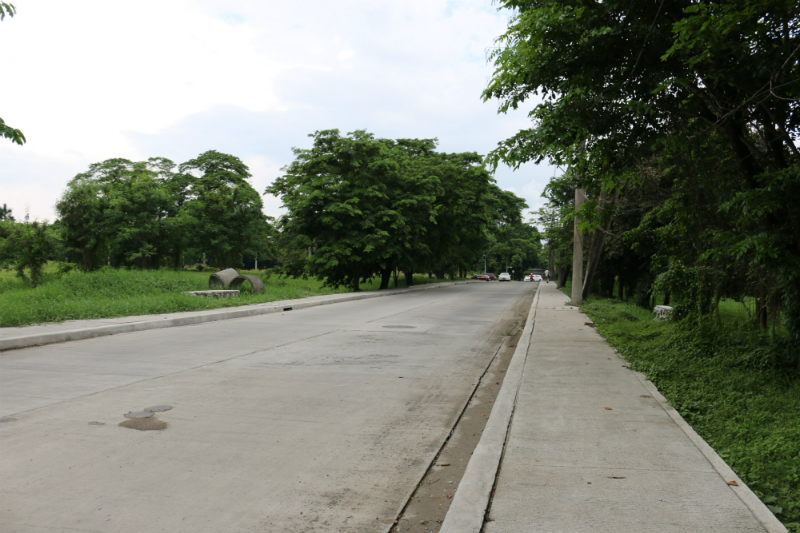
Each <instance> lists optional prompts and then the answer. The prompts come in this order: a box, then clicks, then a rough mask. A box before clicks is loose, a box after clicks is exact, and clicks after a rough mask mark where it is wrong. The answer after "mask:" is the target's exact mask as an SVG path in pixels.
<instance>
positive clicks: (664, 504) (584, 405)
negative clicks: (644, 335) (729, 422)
mask: <svg viewBox="0 0 800 533" xmlns="http://www.w3.org/2000/svg"><path fill="white" fill-rule="evenodd" d="M567 301H568V298H567V297H566V296H564V294H563V293H562V292H560V291H558V290H556V288H555V284H554V283H550V284H545V283H542V284H540V290H539V295H538V298H537V299H535V300H534V307H535V309H532V313H533V312H534V311H535V323H534V324H533V325H532V328H531V330H532V332H531V336H530V342H529V344H528V345H527V349H526V350H525V353H524V354H520V353H517V354H515V356H514V357H515V358H517V357H518V356H520V359H521V360H523V361H524V370H522V371H521V379H520V380H519V381H518V383H519V388H518V389H517V390H516V394H515V397H516V401H515V405H514V408H513V418H511V417H510V416H509V418H511V421H510V425H508V424H505V426H503V424H502V423H501V424H496V426H497V427H501V426H502V429H501V430H496V432H498V433H499V432H501V431H502V432H504V431H506V430H507V434H506V443H505V447H504V450H503V455H502V460H501V461H500V464H499V473H498V474H497V478H496V481H495V483H494V485H495V487H496V488H495V490H494V494H493V498H492V501H491V504H490V507H489V509H488V511H489V512H488V513H487V515H486V516H485V522H483V520H481V522H483V523H475V522H476V520H475V518H474V516H475V515H474V514H473V515H472V516H473V518H471V522H472V523H470V524H467V523H466V522H465V521H463V520H459V517H458V516H450V514H452V513H453V512H454V511H456V510H457V509H458V508H459V505H458V503H459V502H458V501H457V498H458V497H459V494H456V499H454V501H453V505H452V507H451V511H450V514H448V516H447V518H446V520H445V523H444V527H443V528H442V531H450V530H452V531H456V530H457V531H459V532H467V531H476V532H477V531H480V530H481V527H484V529H483V531H485V532H486V533H509V532H520V533H522V532H524V533H534V532H547V533H554V532H569V533H577V532H587V533H588V532H614V533H623V532H636V533H641V532H649V531H653V532H659V533H669V532H676V533H677V532H680V533H685V532H705V531H725V532H762V533H763V532H764V531H767V532H770V533H773V532H775V533H778V532H783V531H786V528H785V527H784V526H783V525H782V524H781V523H780V522H779V521H778V520H777V519H776V518H775V517H774V515H772V513H771V512H770V511H769V510H768V509H767V508H766V506H764V504H763V503H761V501H759V500H758V498H757V497H756V496H755V495H754V494H753V493H752V492H751V491H750V490H749V488H747V486H746V485H745V484H744V483H743V482H742V480H741V479H739V478H738V477H737V476H736V475H735V474H734V473H733V472H732V471H731V470H730V468H729V467H728V466H727V465H726V464H725V463H724V461H722V459H720V458H719V456H718V455H717V454H716V453H715V452H714V451H713V450H712V449H711V448H710V447H709V446H708V445H707V444H706V443H705V442H704V441H703V440H702V439H701V438H700V437H699V436H698V435H697V434H696V433H695V432H694V430H693V429H692V428H691V427H690V426H689V425H688V424H686V422H685V421H684V420H683V419H682V418H681V417H680V415H679V414H678V413H677V412H676V411H675V410H674V409H672V408H671V407H669V406H668V405H666V402H665V401H664V398H663V397H662V396H661V395H660V394H659V393H658V391H657V390H656V388H655V387H654V386H653V384H652V383H650V382H649V381H647V380H646V379H645V377H644V376H643V375H642V374H639V373H636V372H632V371H630V370H628V369H627V367H626V364H625V361H624V360H622V359H620V358H619V357H618V356H617V355H616V352H615V351H614V349H613V348H612V347H611V346H610V345H609V344H608V343H607V342H606V341H605V340H604V339H603V338H602V337H601V336H600V335H599V334H598V333H597V332H596V331H595V330H594V328H592V327H591V326H589V325H586V324H585V323H586V322H589V319H588V318H587V317H586V316H585V315H583V314H582V313H580V312H579V311H578V310H577V308H575V307H570V306H569V304H568V303H567ZM526 329H527V328H526ZM520 345H522V342H520ZM513 364H514V363H513V362H512V365H513ZM509 377H510V376H509ZM507 380H508V378H507ZM507 382H508V383H509V386H510V387H511V386H513V385H514V384H512V383H511V382H510V381H507ZM504 385H505V384H504ZM504 388H505V387H504ZM501 394H502V391H501ZM492 416H495V411H493V412H492ZM490 424H491V419H490ZM488 430H489V426H488V425H487V431H488ZM498 436H502V435H494V437H495V440H496V439H497V437H498ZM491 438H492V436H491V435H486V434H484V436H483V437H482V439H481V441H483V440H484V439H487V440H489V439H491ZM479 447H480V445H479ZM476 456H477V451H476ZM499 460H500V459H499V457H498V459H497V460H496V461H495V464H494V465H488V466H487V465H484V468H483V470H484V475H483V477H484V478H485V477H486V475H485V472H486V471H488V470H490V469H491V468H495V469H497V461H499ZM475 461H476V459H473V462H475ZM478 461H483V462H484V463H485V462H486V461H487V459H486V458H480V459H478ZM480 466H481V465H475V468H473V465H472V464H470V467H468V470H467V475H465V478H464V479H463V480H462V482H461V485H460V487H459V492H461V491H463V492H464V493H465V496H466V493H468V492H470V491H472V492H474V490H473V488H474V486H475V485H476V483H475V480H476V479H477V476H473V478H472V479H470V470H472V471H474V472H478V471H479V470H481V468H480ZM495 471H497V470H495ZM731 481H735V482H737V485H736V486H731V485H729V484H728V482H731ZM484 486H485V483H484ZM473 500H475V498H474V497H473ZM460 508H461V509H462V510H464V511H466V509H467V506H463V507H460ZM462 514H464V515H466V514H468V513H467V512H463V513H462ZM448 527H449V529H448Z"/></svg>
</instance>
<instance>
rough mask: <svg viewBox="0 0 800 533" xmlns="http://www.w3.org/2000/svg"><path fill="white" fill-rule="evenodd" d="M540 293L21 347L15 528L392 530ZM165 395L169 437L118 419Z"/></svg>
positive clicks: (442, 296) (407, 298) (312, 312)
mask: <svg viewBox="0 0 800 533" xmlns="http://www.w3.org/2000/svg"><path fill="white" fill-rule="evenodd" d="M534 288H535V284H528V283H506V284H502V283H486V284H469V285H459V286H453V287H447V288H443V289H438V290H431V291H424V292H417V293H412V294H407V295H400V296H392V297H387V298H376V299H371V300H362V301H356V302H350V303H342V304H336V305H330V306H321V307H315V308H312V309H306V310H302V311H290V312H286V313H283V314H273V315H264V316H259V317H253V318H244V319H236V320H227V321H222V322H215V323H209V324H202V325H197V326H185V327H180V328H171V329H162V330H152V331H145V332H139V333H131V334H126V335H117V336H113V337H103V338H97V339H88V340H83V341H75V342H70V343H64V344H57V345H50V346H43V347H37V348H27V349H22V350H15V351H10V352H4V353H3V354H0V413H2V415H4V418H3V419H2V423H0V450H1V454H0V476H2V478H1V479H2V485H1V487H0V531H3V532H42V531H72V532H74V531H80V532H89V531H92V532H101V531H102V532H148V531H168V532H183V531H187V532H188V531H191V532H204V531H208V532H227V531H231V532H233V531H235V532H250V531H253V532H255V531H263V532H273V531H274V532H279V531H280V532H311V531H343V532H344V531H346V532H351V531H359V532H361V531H384V530H385V529H386V528H387V527H388V526H387V524H386V523H385V521H387V520H391V519H394V518H396V516H397V513H398V511H399V509H400V508H401V507H402V505H403V504H404V503H405V500H406V498H407V497H408V495H409V494H410V492H411V491H412V490H413V488H414V486H415V485H416V483H417V482H418V481H419V480H420V479H421V477H422V475H423V474H424V472H425V470H426V468H427V466H428V465H429V464H430V461H431V460H432V458H433V457H434V455H435V453H436V452H437V450H438V449H439V448H440V446H441V445H442V443H443V442H444V440H445V438H446V437H447V434H448V433H449V431H450V429H451V427H452V426H453V424H454V422H455V421H456V419H457V417H458V415H459V413H460V412H461V410H462V408H463V407H464V405H465V402H466V401H467V399H468V397H469V395H470V393H471V391H472V389H473V387H474V384H475V383H477V379H478V378H479V377H480V375H481V373H482V372H483V371H484V369H485V368H486V366H487V365H488V363H489V362H490V360H491V358H492V356H493V354H494V353H495V351H496V350H497V349H498V348H499V346H500V345H501V343H502V342H503V339H504V337H503V333H504V332H507V331H508V330H509V329H511V327H513V324H514V323H515V322H516V321H519V320H520V318H522V316H520V315H521V314H522V315H524V313H526V312H527V306H526V305H524V304H525V301H526V300H527V301H530V300H529V298H530V295H531V293H532V291H533V290H534ZM158 404H166V405H170V406H172V407H173V409H172V410H170V411H166V412H163V413H158V415H157V417H158V419H159V420H160V421H163V422H166V423H167V424H168V426H167V428H166V429H164V430H161V431H138V430H135V429H129V428H125V427H120V426H119V425H118V424H119V423H120V422H122V421H125V420H126V419H125V418H124V417H123V414H124V413H127V412H129V411H139V410H141V409H144V408H146V407H148V406H152V405H158ZM90 423H91V424H90Z"/></svg>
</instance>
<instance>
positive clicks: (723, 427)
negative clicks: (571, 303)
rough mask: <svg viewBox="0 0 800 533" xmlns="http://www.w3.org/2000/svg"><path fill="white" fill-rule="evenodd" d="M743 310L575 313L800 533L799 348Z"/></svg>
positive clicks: (592, 307) (611, 305)
mask: <svg viewBox="0 0 800 533" xmlns="http://www.w3.org/2000/svg"><path fill="white" fill-rule="evenodd" d="M565 293H566V294H570V291H569V287H565ZM746 304H747V302H745V303H744V304H742V303H739V302H725V304H724V307H721V309H720V314H719V317H717V318H716V319H715V320H712V321H709V322H708V323H698V322H693V323H688V322H684V323H675V322H670V321H659V322H656V321H654V320H653V313H652V311H650V310H648V309H643V308H641V307H638V306H636V305H633V304H630V303H624V302H621V301H619V300H615V299H598V298H594V299H590V300H589V301H587V302H585V303H584V305H582V306H581V310H582V311H583V312H585V313H586V314H587V315H588V316H589V317H590V318H591V319H592V320H593V321H594V323H595V325H596V327H597V330H598V331H599V332H600V334H601V335H603V336H604V337H605V338H606V339H607V340H608V342H609V343H611V345H613V346H614V347H615V348H617V350H619V352H620V354H621V355H622V356H623V357H624V358H625V359H626V360H627V361H629V362H630V367H631V368H633V369H634V370H638V371H640V372H643V373H645V374H646V375H647V377H648V379H650V380H652V381H653V383H654V384H655V385H656V386H657V387H658V389H659V390H660V391H661V393H662V394H663V395H664V396H665V397H666V398H667V400H668V401H669V402H670V404H671V405H673V406H674V407H675V408H676V409H677V410H678V411H679V412H680V413H681V416H683V417H684V419H686V421H687V422H688V423H689V424H691V425H692V426H693V427H694V429H695V430H696V431H697V432H698V433H699V434H700V435H701V436H702V437H703V438H704V439H705V440H706V441H707V442H708V443H709V444H710V445H711V446H712V447H713V448H714V449H715V450H716V452H717V453H718V454H719V455H720V456H721V457H722V458H723V459H724V460H725V461H726V462H727V463H728V464H729V465H730V466H731V468H733V470H734V471H735V472H736V473H737V474H738V475H739V476H740V477H741V478H742V479H743V480H744V481H745V483H747V484H748V485H749V486H750V488H751V489H753V491H754V492H755V493H756V494H757V495H758V496H759V497H760V498H761V500H762V501H763V502H764V503H766V504H767V505H768V506H769V508H770V509H771V510H772V511H773V512H774V513H775V515H776V516H777V517H778V518H779V519H780V520H781V521H782V522H783V523H784V524H785V525H786V526H787V528H788V529H789V530H790V531H792V532H795V533H798V532H800V371H798V368H797V367H796V364H795V366H792V365H791V363H789V361H791V359H792V357H791V355H790V354H789V351H790V350H797V349H799V348H798V347H796V346H789V345H788V343H786V342H784V341H783V340H782V338H780V337H773V336H771V335H762V334H760V333H759V332H758V331H757V330H755V329H753V328H752V326H747V325H746V324H747V322H746V318H747V310H746V309H744V308H743V306H744V305H746Z"/></svg>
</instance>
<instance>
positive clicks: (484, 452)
mask: <svg viewBox="0 0 800 533" xmlns="http://www.w3.org/2000/svg"><path fill="white" fill-rule="evenodd" d="M540 288H541V283H540V285H539V287H537V288H536V296H534V298H533V303H532V304H531V308H530V311H529V312H528V320H527V321H526V322H525V328H524V329H523V330H522V335H521V336H520V339H519V341H518V342H517V349H516V350H514V355H513V356H512V357H511V363H510V364H509V365H508V370H507V371H506V377H505V379H504V380H503V385H502V386H501V387H500V392H499V393H498V394H497V398H496V399H495V402H494V407H492V411H491V413H489V420H488V422H487V423H486V428H485V429H484V431H483V434H482V435H481V438H480V441H479V442H478V446H477V447H476V448H475V451H474V452H473V453H472V458H471V459H470V461H469V463H468V464H467V469H466V471H465V472H464V477H463V478H462V479H461V483H459V485H458V490H457V491H456V493H455V495H454V496H453V503H452V504H451V505H450V509H449V510H448V511H447V514H446V515H445V517H444V521H443V522H442V527H441V529H440V530H439V533H479V532H480V530H481V528H483V521H484V518H485V514H486V509H487V507H488V506H489V497H490V496H491V494H492V487H493V486H494V483H495V479H496V477H497V470H498V469H499V468H500V461H501V459H502V457H503V450H504V449H505V444H506V437H507V436H508V430H509V428H510V427H511V417H512V415H513V414H514V406H515V405H516V402H517V391H518V390H519V386H520V383H522V372H523V370H524V368H525V360H526V358H527V355H528V347H529V345H530V340H531V335H532V334H533V326H534V323H535V321H536V308H537V306H538V304H539V291H540Z"/></svg>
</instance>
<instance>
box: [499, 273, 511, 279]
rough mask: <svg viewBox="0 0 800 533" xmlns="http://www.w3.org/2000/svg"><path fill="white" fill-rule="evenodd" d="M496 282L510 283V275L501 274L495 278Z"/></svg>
mask: <svg viewBox="0 0 800 533" xmlns="http://www.w3.org/2000/svg"><path fill="white" fill-rule="evenodd" d="M497 281H511V274H509V273H508V272H501V273H500V275H499V276H497Z"/></svg>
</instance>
